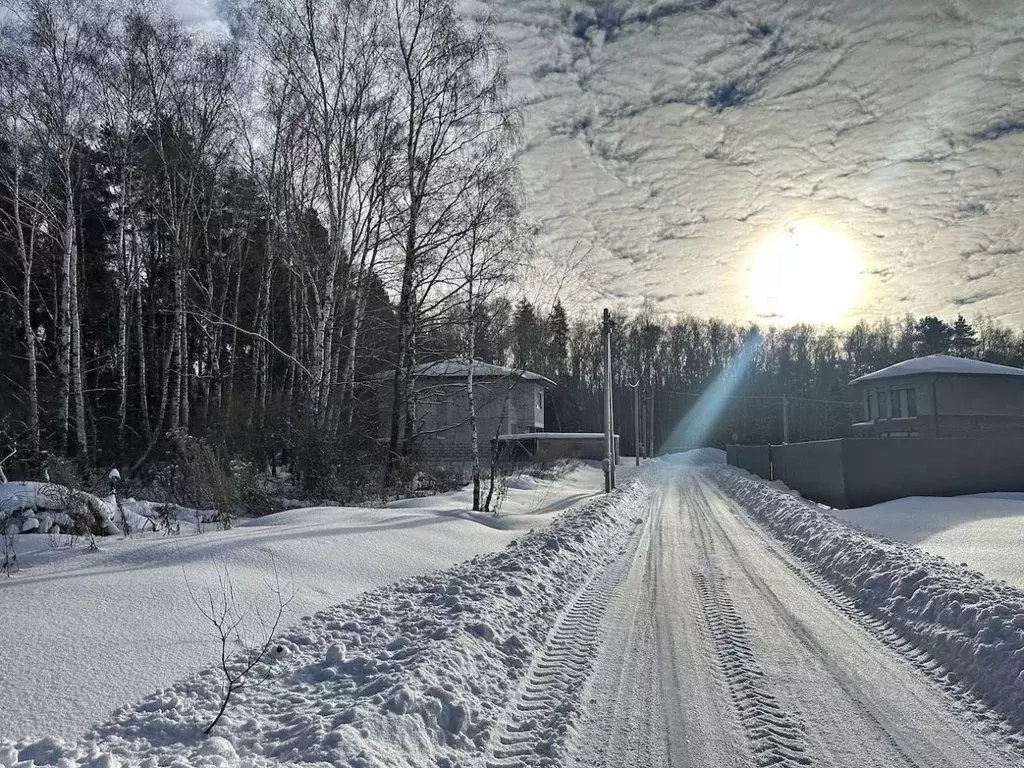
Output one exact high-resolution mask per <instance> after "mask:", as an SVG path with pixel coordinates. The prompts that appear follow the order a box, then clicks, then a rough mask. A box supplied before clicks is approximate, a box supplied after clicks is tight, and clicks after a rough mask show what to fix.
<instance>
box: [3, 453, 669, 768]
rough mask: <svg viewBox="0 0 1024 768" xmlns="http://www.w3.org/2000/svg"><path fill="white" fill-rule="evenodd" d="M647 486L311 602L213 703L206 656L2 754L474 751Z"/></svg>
mask: <svg viewBox="0 0 1024 768" xmlns="http://www.w3.org/2000/svg"><path fill="white" fill-rule="evenodd" d="M652 493H653V484H652V481H651V479H650V475H648V474H646V473H644V474H641V475H638V476H637V477H636V478H634V479H633V480H631V481H629V482H628V483H625V484H624V485H623V486H622V487H621V488H620V489H619V490H618V491H616V492H615V493H613V494H612V495H610V496H605V497H600V498H597V499H593V500H591V501H588V502H586V503H584V504H581V505H580V506H578V507H576V508H574V509H571V510H569V511H568V512H566V513H564V514H563V515H562V516H561V517H560V518H559V519H558V520H557V521H555V522H554V523H552V524H551V525H550V526H549V527H547V528H544V529H543V530H539V531H536V532H531V533H528V534H526V535H525V536H523V537H521V538H519V539H517V540H515V541H513V542H512V543H511V544H510V545H509V546H508V548H506V549H505V550H503V551H501V552H498V553H495V554H491V555H486V556H478V557H476V558H474V559H473V560H471V561H470V562H468V563H465V564H462V565H459V566H456V567H454V568H451V569H449V570H447V571H442V572H439V573H437V574H434V575H430V576H424V577H417V578H412V579H407V580H405V581H403V582H400V583H398V584H396V585H393V586H390V587H386V588H383V589H378V590H375V591H372V592H368V593H365V594H364V595H362V596H360V597H358V598H356V599H354V600H351V601H349V602H346V603H342V604H340V605H337V606H335V607H333V608H330V609H327V610H324V611H320V612H318V613H317V614H315V615H314V616H313V617H312V618H308V619H306V620H304V621H303V622H302V623H301V624H299V625H298V626H297V627H295V628H293V629H291V630H288V631H285V632H283V633H281V634H280V636H279V637H278V638H277V639H276V641H275V643H274V645H273V647H272V652H271V653H270V654H268V657H267V658H265V659H264V663H263V664H261V665H260V666H259V667H258V668H257V670H256V673H257V674H259V675H264V674H265V675H268V678H267V681H266V682H265V683H264V684H262V685H261V686H259V687H254V688H251V689H248V690H243V691H242V692H241V693H239V694H236V698H235V699H234V700H233V701H232V703H231V706H230V707H229V708H228V710H227V713H226V715H225V716H224V718H223V719H222V720H221V722H220V724H219V725H218V726H217V727H216V728H215V729H214V732H213V735H214V737H213V738H206V739H204V738H203V737H202V735H201V733H200V732H201V729H202V728H203V727H204V726H205V725H206V724H207V723H209V722H210V721H211V720H212V719H213V717H214V715H215V713H216V711H217V709H218V708H219V706H220V702H221V694H222V684H221V678H220V674H221V673H220V670H219V669H216V668H213V669H207V670H205V671H203V672H200V673H198V674H197V675H195V676H193V677H192V678H190V679H188V680H185V681H182V682H179V683H177V684H176V685H174V686H171V687H169V688H166V689H164V690H162V691H160V692H158V693H156V694H154V695H152V696H150V697H149V698H147V699H145V700H143V701H142V702H141V703H139V704H138V705H136V706H135V707H133V708H124V709H122V710H119V711H118V712H117V713H115V714H114V716H113V717H112V719H110V720H109V721H108V722H106V723H105V724H103V725H101V726H98V727H97V728H95V729H94V730H93V731H91V732H90V733H89V734H87V737H86V738H85V739H84V740H82V741H80V742H78V743H77V744H64V743H62V742H60V741H59V740H56V739H53V738H45V739H41V740H38V741H35V742H33V743H24V742H22V743H18V744H11V743H7V744H0V765H11V764H14V763H15V762H17V761H19V760H22V761H26V760H34V761H35V765H37V766H38V765H55V764H57V763H58V762H60V765H61V766H64V767H65V768H66V767H67V766H72V765H90V766H92V765H103V766H118V765H123V764H129V765H139V764H143V765H154V766H155V765H171V764H174V765H175V766H181V767H183V768H184V767H185V766H198V765H245V766H269V765H280V764H282V763H296V762H312V763H324V764H331V765H349V766H365V767H366V768H372V767H374V766H388V765H403V766H408V765H416V766H420V765H422V766H428V765H430V766H446V765H447V766H453V765H457V764H458V765H461V764H464V763H465V761H466V760H467V759H468V758H469V757H470V756H477V757H479V755H480V754H481V752H482V751H483V750H485V749H486V748H487V747H488V745H489V744H490V742H491V740H492V738H493V737H494V735H495V734H496V733H498V732H499V731H500V730H501V728H502V718H503V710H504V708H505V707H506V706H507V705H508V704H509V702H510V701H511V700H512V698H513V696H514V694H515V692H516V690H517V683H518V681H519V680H520V678H522V677H523V675H524V674H525V673H526V671H527V669H528V668H529V666H530V663H531V659H532V657H533V655H534V653H535V651H536V649H537V648H538V647H540V646H541V645H542V644H543V643H544V641H545V639H546V637H547V636H548V634H549V632H550V631H551V630H552V627H553V626H554V625H555V622H556V621H557V619H558V616H559V614H560V613H561V612H562V611H563V609H564V608H565V606H566V605H567V604H568V603H569V602H570V601H571V600H572V599H573V597H574V596H575V595H576V594H577V593H578V592H579V591H580V590H581V589H582V588H583V587H584V586H585V585H586V584H587V583H588V582H589V581H590V580H591V579H592V578H593V577H594V575H595V574H598V573H600V572H601V570H602V565H603V564H604V563H606V562H609V561H610V560H611V559H613V558H614V557H615V556H616V554H617V553H618V552H619V551H620V550H621V549H622V547H623V545H624V544H625V542H626V541H627V540H628V538H629V536H630V535H631V533H632V532H633V530H634V529H635V526H636V524H637V515H638V514H639V512H640V510H642V509H645V508H646V506H647V504H646V501H647V499H649V498H650V497H651V495H652Z"/></svg>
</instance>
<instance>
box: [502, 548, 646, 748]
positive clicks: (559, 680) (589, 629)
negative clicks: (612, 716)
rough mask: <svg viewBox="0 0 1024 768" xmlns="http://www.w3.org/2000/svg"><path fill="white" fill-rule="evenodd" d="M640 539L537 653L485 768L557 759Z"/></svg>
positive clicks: (581, 596) (587, 590) (582, 595)
mask: <svg viewBox="0 0 1024 768" xmlns="http://www.w3.org/2000/svg"><path fill="white" fill-rule="evenodd" d="M637 545H638V537H636V536H632V537H631V538H630V540H629V541H628V543H627V545H626V548H625V549H624V550H623V552H622V553H621V554H620V555H619V556H618V557H617V558H616V559H615V560H614V561H613V562H612V563H611V564H609V565H608V566H607V567H606V568H605V569H604V570H603V571H600V572H599V573H598V574H596V575H595V576H594V578H592V579H591V580H590V582H588V583H587V585H586V586H585V587H584V588H583V589H582V590H581V591H580V592H579V593H578V594H577V595H576V597H575V598H574V599H573V600H572V602H571V603H570V604H569V605H568V607H567V608H566V610H565V612H564V613H563V614H562V615H561V617H560V618H559V620H558V622H557V623H556V624H555V626H554V627H553V628H552V629H551V632H550V633H549V635H548V637H547V640H546V641H545V643H544V646H543V648H541V650H540V651H538V653H537V655H536V657H535V659H534V661H533V663H532V664H531V666H530V669H529V671H528V672H527V674H526V677H525V678H524V679H523V682H522V683H521V684H520V686H519V690H518V692H517V693H516V696H515V699H514V700H513V702H512V704H511V706H510V707H509V709H508V710H507V711H506V715H505V717H504V718H503V720H502V721H501V722H500V723H499V725H498V727H497V728H496V731H495V736H494V737H493V738H492V740H491V745H490V747H489V749H488V752H487V755H486V758H485V760H484V764H485V765H486V766H487V768H525V767H526V766H538V765H550V764H551V763H552V762H554V761H556V760H557V759H558V758H559V757H560V752H561V747H562V745H563V744H564V742H565V740H566V737H567V736H568V729H569V722H570V721H571V720H572V719H574V717H575V715H576V713H577V711H578V709H579V704H580V698H581V692H582V690H583V687H584V685H585V683H586V681H587V678H588V677H589V676H590V672H591V669H592V667H593V662H594V659H595V658H596V656H597V650H598V645H599V643H600V624H601V619H602V618H603V616H604V613H605V608H606V606H607V605H608V603H609V601H610V599H611V597H612V595H613V594H614V592H615V590H616V589H617V588H618V587H619V585H620V584H621V583H622V581H623V580H624V579H625V577H626V575H627V573H628V572H629V566H630V563H631V562H632V560H633V557H634V555H635V553H636V549H637Z"/></svg>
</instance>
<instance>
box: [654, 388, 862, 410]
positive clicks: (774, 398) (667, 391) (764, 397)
mask: <svg viewBox="0 0 1024 768" xmlns="http://www.w3.org/2000/svg"><path fill="white" fill-rule="evenodd" d="M653 389H654V391H655V392H661V393H663V394H666V395H682V396H684V397H703V395H704V393H703V392H682V391H679V390H676V389H664V388H662V387H654V388H653ZM786 397H788V398H789V399H790V400H799V401H801V402H804V403H820V404H823V405H848V406H857V405H860V403H858V402H855V401H853V400H818V399H816V398H813V397H801V396H799V395H786ZM782 398H783V395H723V396H722V399H725V400H772V401H781V400H782Z"/></svg>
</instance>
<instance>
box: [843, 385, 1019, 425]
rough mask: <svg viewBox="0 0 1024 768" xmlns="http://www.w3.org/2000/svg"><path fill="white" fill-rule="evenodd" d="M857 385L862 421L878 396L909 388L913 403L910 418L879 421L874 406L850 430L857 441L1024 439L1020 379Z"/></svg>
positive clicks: (878, 414) (880, 417)
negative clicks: (914, 410)
mask: <svg viewBox="0 0 1024 768" xmlns="http://www.w3.org/2000/svg"><path fill="white" fill-rule="evenodd" d="M855 386H856V387H857V388H858V389H859V390H860V393H859V399H860V401H861V407H862V408H863V409H864V411H865V414H864V415H865V417H866V416H867V411H868V406H869V402H870V400H869V398H870V397H872V396H874V397H875V398H877V397H878V396H879V394H880V393H881V396H882V397H889V398H891V394H890V393H891V392H892V391H893V390H905V389H911V388H913V389H914V392H915V396H916V400H917V416H916V417H913V418H900V419H896V418H888V419H886V418H882V414H881V413H880V412H879V411H878V409H877V407H876V415H875V417H874V418H871V419H869V418H864V420H863V421H862V422H860V423H857V424H854V425H853V433H854V436H855V437H865V438H867V437H890V436H891V437H921V438H996V439H1004V438H1005V439H1009V438H1017V437H1020V438H1024V377H1021V378H1017V377H999V376H964V375H950V374H946V375H943V374H937V375H935V376H908V377H903V378H896V379H885V380H883V381H879V382H868V383H867V384H862V385H855ZM876 402H877V400H876ZM936 403H937V406H938V407H937V410H938V413H937V415H936Z"/></svg>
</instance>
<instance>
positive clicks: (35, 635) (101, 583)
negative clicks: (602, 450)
mask: <svg viewBox="0 0 1024 768" xmlns="http://www.w3.org/2000/svg"><path fill="white" fill-rule="evenodd" d="M626 469H628V470H629V471H630V472H632V471H633V468H632V467H629V468H626ZM625 474H628V473H625ZM603 482H604V481H603V475H602V473H601V470H600V468H599V467H597V466H591V465H584V466H580V467H578V468H576V469H575V470H574V471H572V472H570V473H569V474H567V475H566V476H564V477H560V478H558V479H557V480H550V481H549V480H544V481H541V482H540V484H539V485H538V486H537V487H535V488H533V489H531V490H515V489H512V490H509V491H508V495H507V496H506V498H505V503H504V505H503V506H502V512H501V515H500V516H498V517H494V516H492V515H481V514H478V513H473V512H471V511H470V507H471V505H472V490H471V489H468V490H467V489H463V490H460V491H456V492H453V493H447V494H441V495H438V496H431V497H424V498H416V499H406V500H403V501H400V502H394V503H393V504H391V505H389V506H388V507H387V508H383V509H374V508H351V507H349V508H345V507H322V508H308V509H296V510H290V511H287V512H281V513H277V514H273V515H268V516H266V517H261V518H256V519H252V520H245V521H242V522H240V523H239V524H238V525H236V527H234V528H232V529H231V530H228V531H222V530H219V529H217V528H216V527H214V526H207V527H206V533H203V534H202V535H193V534H192V532H191V530H190V532H189V533H188V534H187V535H186V527H187V526H186V525H185V523H182V525H181V535H178V536H175V535H164V534H163V533H162V532H161V533H156V534H154V533H149V532H147V533H145V534H144V535H138V534H136V533H133V534H132V536H131V537H130V538H127V539H124V538H121V537H116V538H115V537H108V538H106V539H104V540H102V541H101V543H100V548H99V551H90V550H89V549H88V548H87V547H85V546H78V547H75V548H73V549H67V548H62V549H54V548H53V547H51V546H50V542H49V541H48V539H49V537H47V536H34V535H29V536H21V537H20V538H19V541H18V542H17V547H18V559H19V564H20V566H21V570H20V571H19V572H18V573H17V574H15V576H14V577H13V578H10V579H8V578H2V577H0V606H2V608H0V648H21V647H24V646H25V642H26V638H31V649H32V650H31V652H30V653H29V652H26V653H6V654H0V737H3V736H6V737H29V738H38V737H42V736H48V735H49V736H57V737H60V738H64V739H77V738H78V737H80V736H81V735H82V734H83V733H84V732H85V731H86V729H87V728H89V727H91V726H93V725H94V724H95V723H97V722H99V721H102V720H104V719H106V718H107V717H108V716H109V714H110V712H112V711H113V710H114V709H116V708H117V707H119V706H121V705H125V704H130V703H132V702H135V701H138V700H139V699H140V698H142V697H143V696H146V695H148V694H149V693H150V692H152V691H154V690H157V689H159V688H163V687H165V686H168V685H171V684H172V683H174V682H175V681H176V680H180V679H182V678H184V677H186V676H188V675H190V674H192V673H193V672H195V671H196V670H199V669H202V668H204V667H206V666H208V665H210V664H213V663H214V662H215V660H216V658H217V647H216V644H215V642H214V641H213V640H212V638H211V637H210V634H211V633H210V630H209V628H208V627H206V626H204V625H203V624H202V623H201V621H200V620H199V617H198V614H197V612H196V608H195V606H194V605H193V604H192V602H191V601H190V599H189V597H188V594H187V590H186V587H185V583H184V578H185V576H187V578H188V580H189V582H190V584H191V586H192V587H193V589H195V590H196V591H197V592H198V593H200V594H203V593H204V591H205V590H206V589H207V588H214V587H216V586H217V581H218V574H219V573H221V572H223V570H225V569H226V570H227V571H228V572H229V573H230V575H231V579H232V582H233V586H234V589H235V591H236V593H237V594H238V596H239V598H240V600H244V601H246V602H248V601H251V600H253V599H254V598H256V597H257V596H258V595H259V594H261V593H262V592H263V591H265V588H266V585H267V583H268V582H270V583H273V581H274V571H275V570H276V571H277V572H278V573H279V574H280V578H281V581H282V583H283V584H284V586H286V587H287V588H289V589H290V588H292V587H294V590H295V595H294V599H293V600H292V602H291V604H290V605H289V607H288V613H287V615H286V617H285V621H284V624H283V625H282V626H288V625H291V624H293V623H295V622H297V621H299V619H300V618H301V617H303V616H308V615H311V614H313V613H315V612H316V611H319V610H321V609H323V608H325V607H327V606H330V605H335V604H337V603H339V602H341V601H343V600H349V599H351V598H353V597H355V596H356V595H359V594H360V593H362V592H365V591H367V590H372V589H378V588H380V587H382V586H384V585H387V584H392V583H394V582H396V581H399V580H402V579H407V578H411V577H414V576H421V575H423V574H427V573H432V572H435V571H438V570H441V569H444V568H450V567H451V566H453V565H455V564H456V563H461V562H464V561H465V560H468V559H469V558H471V557H473V556H475V555H479V554H483V553H488V552H497V551H500V550H502V549H503V548H504V547H505V546H507V545H508V543H509V542H510V541H511V540H512V539H514V538H515V537H517V536H520V535H522V534H523V533H525V532H527V531H528V530H530V529H531V528H534V529H540V528H542V527H543V526H546V525H548V524H549V523H550V522H551V521H552V520H553V519H555V518H556V515H557V513H558V512H560V511H562V510H564V509H566V508H568V507H570V506H572V505H573V504H577V503H579V502H581V501H584V500H586V499H588V498H591V497H593V496H594V495H596V494H597V493H599V492H600V491H601V489H602V488H603ZM133 530H134V531H139V530H141V528H140V527H138V526H134V525H133ZM147 531H148V529H147ZM0 765H2V761H0Z"/></svg>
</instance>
